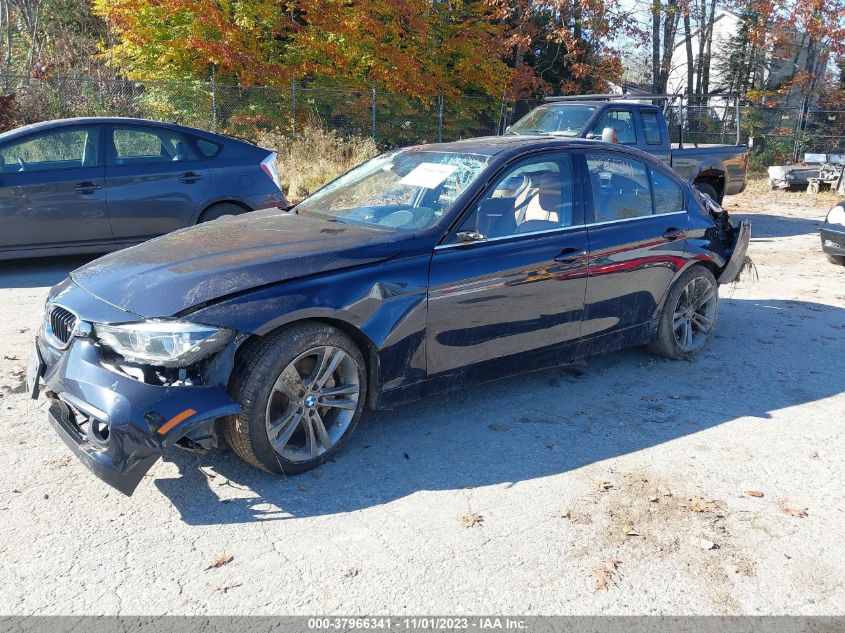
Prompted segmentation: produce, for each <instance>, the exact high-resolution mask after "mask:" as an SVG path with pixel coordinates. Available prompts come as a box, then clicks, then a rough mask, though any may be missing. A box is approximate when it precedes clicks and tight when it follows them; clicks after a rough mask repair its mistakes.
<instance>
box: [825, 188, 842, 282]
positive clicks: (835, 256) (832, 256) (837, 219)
mask: <svg viewBox="0 0 845 633" xmlns="http://www.w3.org/2000/svg"><path fill="white" fill-rule="evenodd" d="M819 233H820V235H821V238H822V250H823V251H824V254H825V255H827V258H828V260H830V262H831V263H832V264H838V265H839V266H845V200H843V201H841V202H839V203H838V204H837V205H836V206H835V207H833V208H832V209H831V210H830V211H828V213H827V217H826V218H825V220H824V224H822V228H821V229H820V231H819Z"/></svg>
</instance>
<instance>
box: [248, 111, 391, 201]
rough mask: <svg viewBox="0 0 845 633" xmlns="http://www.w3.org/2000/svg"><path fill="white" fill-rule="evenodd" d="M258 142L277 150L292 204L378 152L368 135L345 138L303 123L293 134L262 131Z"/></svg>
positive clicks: (280, 169) (280, 171) (284, 185)
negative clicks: (294, 134)
mask: <svg viewBox="0 0 845 633" xmlns="http://www.w3.org/2000/svg"><path fill="white" fill-rule="evenodd" d="M257 142H258V145H261V146H262V147H267V148H268V149H273V150H275V151H276V152H277V153H278V166H279V175H280V177H281V179H282V184H283V187H284V189H285V192H286V193H287V196H288V200H289V201H290V202H292V203H295V202H298V201H299V200H301V199H302V198H304V197H305V196H307V195H308V194H309V193H311V192H313V191H315V190H316V189H317V188H319V187H321V186H322V185H324V184H326V183H327V182H329V181H331V180H334V179H335V178H337V177H338V176H340V175H341V174H342V173H344V172H346V171H348V170H349V169H351V168H352V167H354V166H355V165H358V164H359V163H362V162H364V161H365V160H367V159H368V158H372V157H373V156H375V155H376V154H378V147H377V146H376V144H375V142H374V141H373V140H372V139H371V138H368V137H362V136H348V137H344V136H340V135H339V134H338V133H337V132H336V131H330V132H329V131H326V130H324V129H323V128H321V127H319V126H316V125H308V126H306V127H305V128H304V129H302V130H300V131H298V132H297V133H296V136H295V137H292V136H287V135H285V134H283V133H281V132H279V131H276V132H262V133H261V134H260V135H259V137H258V139H257Z"/></svg>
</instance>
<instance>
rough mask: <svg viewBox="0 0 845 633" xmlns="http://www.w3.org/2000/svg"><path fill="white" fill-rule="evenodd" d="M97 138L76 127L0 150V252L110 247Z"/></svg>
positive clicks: (91, 129) (89, 129)
mask: <svg viewBox="0 0 845 633" xmlns="http://www.w3.org/2000/svg"><path fill="white" fill-rule="evenodd" d="M102 136H103V135H102V127H101V126H99V125H79V126H71V127H63V128H60V129H52V130H48V131H46V132H41V133H34V134H33V135H31V136H26V137H24V138H19V139H15V140H13V141H10V142H8V143H7V144H5V145H3V146H2V147H0V224H1V225H2V230H1V231H0V249H2V250H14V249H32V248H48V247H53V246H80V245H92V244H106V245H108V244H112V243H113V239H112V233H111V229H110V227H109V219H108V212H107V208H106V190H105V179H104V175H105V173H104V172H105V166H104V165H105V161H104V160H103V154H104V144H103V139H102Z"/></svg>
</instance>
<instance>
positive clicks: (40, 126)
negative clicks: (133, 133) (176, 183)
mask: <svg viewBox="0 0 845 633" xmlns="http://www.w3.org/2000/svg"><path fill="white" fill-rule="evenodd" d="M106 123H120V124H124V125H126V124H128V125H149V126H155V127H161V128H169V129H172V130H178V131H180V132H188V133H191V134H195V135H199V136H204V137H207V138H214V139H218V140H221V139H226V140H233V141H237V142H240V143H244V144H246V141H242V140H240V139H236V138H234V137H231V136H225V135H222V134H215V133H213V132H207V131H205V130H200V129H197V128H193V127H188V126H186V125H178V124H176V123H165V122H163V121H154V120H152V119H137V118H132V117H100V116H96V117H76V118H72V119H53V120H51V121H41V122H39V123H31V124H29V125H24V126H23V127H19V128H15V129H13V130H9V131H7V132H3V133H2V134H0V142H2V141H5V140H7V139H11V138H16V137H18V136H24V135H26V134H30V133H33V132H39V131H43V130H50V129H53V128H61V127H66V126H71V125H102V124H106Z"/></svg>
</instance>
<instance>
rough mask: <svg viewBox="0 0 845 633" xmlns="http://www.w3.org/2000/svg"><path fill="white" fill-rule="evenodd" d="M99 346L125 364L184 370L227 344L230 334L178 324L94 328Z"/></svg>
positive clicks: (183, 323) (204, 327)
mask: <svg viewBox="0 0 845 633" xmlns="http://www.w3.org/2000/svg"><path fill="white" fill-rule="evenodd" d="M94 334H95V335H96V336H97V339H98V340H99V341H100V343H101V344H103V345H105V346H106V347H109V348H111V349H112V350H113V351H114V352H116V353H117V354H119V355H120V356H122V357H123V358H125V359H126V360H128V361H131V362H137V363H147V364H150V365H159V366H162V367H186V366H188V365H191V364H193V363H195V362H196V361H198V360H200V359H201V358H203V357H204V356H207V355H208V354H210V353H211V352H213V351H214V350H216V349H219V348H220V347H222V346H223V345H225V344H226V343H228V342H229V341H230V340H231V339H232V336H233V334H234V333H233V332H232V330H227V329H224V328H218V327H213V326H210V325H197V324H195V323H185V322H182V321H144V322H142V323H124V324H122V325H94Z"/></svg>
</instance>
